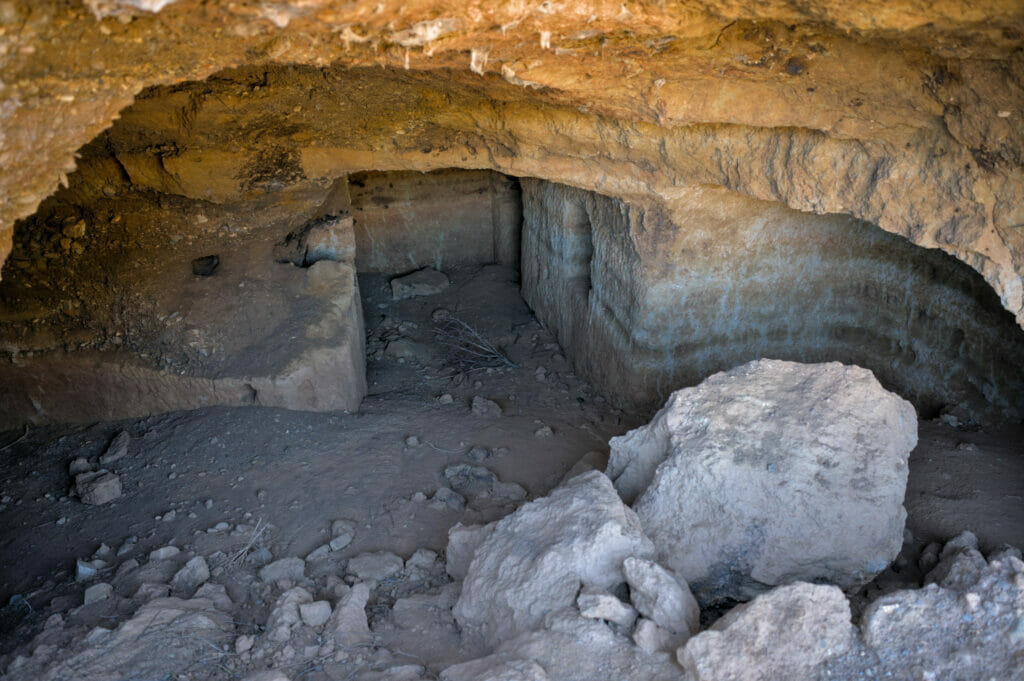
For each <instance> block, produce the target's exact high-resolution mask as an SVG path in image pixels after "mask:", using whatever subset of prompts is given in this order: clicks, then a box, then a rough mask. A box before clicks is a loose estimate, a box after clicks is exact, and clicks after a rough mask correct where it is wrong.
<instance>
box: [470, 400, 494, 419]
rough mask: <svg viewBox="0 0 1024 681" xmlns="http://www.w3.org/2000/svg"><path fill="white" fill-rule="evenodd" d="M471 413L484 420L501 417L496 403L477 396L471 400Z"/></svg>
mask: <svg viewBox="0 0 1024 681" xmlns="http://www.w3.org/2000/svg"><path fill="white" fill-rule="evenodd" d="M472 410H473V413H474V414H476V415H477V416H482V417H484V418H497V417H499V416H501V407H500V406H499V405H498V403H497V402H494V401H492V400H489V399H487V398H486V397H481V396H479V395H477V396H476V397H474V398H473V404H472Z"/></svg>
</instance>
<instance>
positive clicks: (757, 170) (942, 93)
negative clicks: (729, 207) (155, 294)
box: [0, 0, 1024, 323]
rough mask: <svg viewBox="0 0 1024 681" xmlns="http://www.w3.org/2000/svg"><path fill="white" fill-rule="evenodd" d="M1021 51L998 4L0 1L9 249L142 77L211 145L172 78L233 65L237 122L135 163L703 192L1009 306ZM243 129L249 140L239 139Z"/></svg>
mask: <svg viewBox="0 0 1024 681" xmlns="http://www.w3.org/2000/svg"><path fill="white" fill-rule="evenodd" d="M146 8H150V9H159V10H160V11H158V12H153V11H147V10H146ZM1022 47H1024V8H1022V7H1021V5H1020V3H1019V2H1014V1H1013V0H985V1H984V2H966V1H961V0H955V1H951V2H944V3H941V4H940V5H936V4H935V3H925V2H919V1H918V0H895V1H894V2H884V3H882V2H878V0H858V1H856V2H850V3H824V4H817V5H814V4H808V3H797V2H791V1H789V0H777V1H773V2H766V3H749V2H731V1H724V0H713V1H712V0H709V1H708V2H699V3H687V4H679V3H675V4H672V3H669V4H665V3H649V2H643V1H640V2H628V3H625V4H624V3H620V2H611V3H603V2H569V3H558V4H551V3H539V4H537V5H536V6H525V5H523V4H522V3H519V2H494V3H477V2H472V3H466V4H462V5H457V6H456V5H451V4H450V3H448V4H445V3H437V2H431V1H430V0H427V1H425V2H417V3H413V4H409V3H405V2H390V1H387V2H382V3H378V4H376V5H370V4H367V3H348V2H334V1H332V0H314V1H310V0H302V1H301V2H298V1H295V0H292V1H287V0H276V1H270V2H262V3H257V4H252V3H237V2H218V1H213V2H208V1H203V0H177V1H176V2H171V3H163V2H161V3H140V2H137V1H135V0H133V1H128V0H124V1H122V0H89V2H86V3H85V4H84V5H80V4H78V3H66V2H61V1H59V0H40V1H38V2H37V1H36V0H31V1H30V0H5V1H4V2H3V3H0V113H2V123H0V196H2V197H3V201H2V202H0V254H5V253H6V251H7V249H8V245H9V243H10V238H11V230H12V228H13V224H14V222H15V221H16V220H17V219H19V218H21V217H24V216H27V215H29V214H31V213H32V212H33V211H34V210H35V208H36V207H37V206H38V204H39V202H40V201H41V200H42V199H43V198H45V197H46V196H48V195H49V194H51V193H52V192H53V191H54V189H55V188H56V187H58V186H59V185H60V184H61V183H66V182H67V174H68V173H70V172H71V171H72V170H73V169H74V168H75V167H76V165H77V164H78V163H79V161H81V160H83V159H78V158H77V157H76V154H77V152H78V150H79V149H80V148H81V147H82V145H83V144H84V143H86V142H87V141H88V140H90V139H93V138H94V137H95V136H96V135H97V134H98V133H100V132H101V131H102V130H104V129H105V128H107V127H108V126H109V125H110V124H111V122H112V121H114V120H115V119H116V118H117V117H118V116H119V115H121V112H123V111H124V110H125V108H126V107H128V106H129V105H130V104H131V103H132V102H133V101H135V100H136V98H137V95H139V93H140V92H142V91H143V89H144V88H146V87H147V86H160V87H166V88H169V89H171V90H175V91H176V92H178V93H179V94H181V95H182V99H181V101H180V102H179V106H177V107H176V108H175V109H174V110H170V109H169V110H168V113H169V114H170V115H171V116H172V117H173V120H174V121H175V123H176V125H177V126H178V127H179V128H180V129H181V130H182V131H184V132H185V133H191V132H196V133H198V136H201V135H202V130H201V128H202V127H203V126H202V122H201V118H202V115H203V113H204V112H208V111H209V110H210V106H211V102H209V101H205V100H206V99H207V95H210V94H211V90H215V89H216V88H212V87H210V86H209V84H207V86H206V87H201V88H196V87H194V86H193V87H189V86H185V87H182V86H180V85H179V84H185V83H187V82H189V81H193V82H195V81H202V79H205V78H207V77H209V76H211V75H214V74H222V73H224V70H225V69H229V68H235V67H244V68H245V69H252V70H253V71H254V72H256V73H253V77H252V78H251V79H250V81H249V82H246V83H241V85H243V86H244V87H240V88H236V91H235V92H233V93H226V92H219V93H216V92H214V93H212V94H214V95H216V96H217V97H220V98H221V99H222V100H223V101H224V102H226V103H228V104H230V105H231V107H230V109H229V110H226V111H225V112H222V116H221V121H222V122H223V123H224V124H225V127H224V128H222V130H232V131H233V132H232V133H231V134H227V133H224V134H220V135H214V136H213V137H215V138H216V142H217V143H216V144H211V145H209V146H208V148H207V149H206V151H205V152H203V153H202V154H201V153H200V152H201V151H202V149H201V148H199V147H198V146H197V145H195V144H191V145H189V144H185V145H183V146H176V145H173V144H166V145H161V144H152V145H149V146H148V154H149V155H150V156H151V157H152V158H151V159H149V161H150V162H151V163H150V165H149V166H148V167H147V168H143V167H142V166H141V165H137V166H136V167H134V169H133V171H134V172H135V174H136V175H137V176H138V177H139V178H142V177H143V176H144V175H145V174H147V173H148V174H150V175H151V176H153V177H154V178H156V179H157V180H161V181H162V180H163V179H167V177H168V176H170V177H176V178H178V179H182V180H185V181H186V186H183V187H178V188H176V189H173V190H174V191H176V192H178V193H182V192H183V193H185V194H186V195H187V194H188V192H189V191H190V187H191V188H193V189H194V188H197V187H198V188H200V189H202V183H203V182H205V183H208V184H209V185H210V186H211V187H212V188H213V189H215V190H216V189H218V188H220V187H222V186H223V185H224V184H225V182H226V181H230V180H231V179H232V178H235V177H244V178H247V179H249V180H255V182H254V183H253V184H252V186H251V187H248V188H247V190H252V189H255V190H259V189H260V188H266V187H267V186H268V185H266V184H265V183H264V182H263V180H265V179H267V178H265V177H264V178H262V179H261V177H260V174H261V173H263V174H264V175H265V171H266V169H267V168H268V167H270V166H274V165H277V166H280V167H282V168H285V169H287V170H288V171H289V172H291V171H296V170H301V171H302V172H305V173H309V172H314V173H317V172H324V173H325V174H326V175H333V176H335V177H336V176H338V175H340V174H343V173H344V172H352V171H357V170H368V169H374V168H376V169H405V170H432V169H437V168H442V167H462V168H478V169H493V170H499V171H502V172H506V173H509V174H513V175H518V176H534V177H545V178H548V179H551V180H554V181H559V182H563V183H566V184H571V185H574V186H579V187H582V188H586V189H589V190H593V191H599V192H602V193H606V194H609V195H620V196H626V195H636V196H645V197H647V198H652V199H661V200H665V199H668V198H670V197H671V196H672V193H673V192H674V191H675V190H676V189H677V188H679V187H685V186H692V185H695V184H712V185H718V186H723V187H726V188H729V189H731V190H733V191H736V192H738V193H741V194H744V195H747V196H750V197H754V198H759V199H765V200H772V201H778V202H781V203H784V204H786V205H788V206H790V207H792V208H796V209H799V210H803V211H808V212H815V213H822V214H823V213H845V214H850V215H853V216H855V217H857V218H860V219H864V220H867V221H869V222H871V223H873V224H876V225H878V226H879V227H881V228H882V229H884V230H886V231H889V232H893V233H895V234H899V235H902V236H904V237H906V238H908V239H910V240H911V241H913V242H915V243H917V244H919V245H922V246H925V247H929V248H941V249H942V250H944V251H946V252H947V253H950V254H952V255H954V256H955V257H957V258H959V259H961V260H963V261H964V262H966V263H968V264H969V265H970V266H971V267H973V268H975V269H976V270H977V271H979V272H980V273H981V274H982V275H983V276H984V277H985V279H986V281H988V282H989V284H990V285H991V286H992V287H993V288H994V289H995V290H996V292H997V293H998V295H999V296H1000V299H1001V303H1002V305H1003V306H1004V307H1005V308H1006V309H1007V310H1009V311H1011V312H1012V313H1013V314H1015V315H1016V316H1017V319H1018V323H1024V285H1022V278H1021V274H1022V273H1024V231H1022V230H1021V227H1020V226H1021V225H1022V224H1024V216H1022V213H1021V210H1022V208H1021V203H1020V201H1019V197H1020V196H1021V195H1022V194H1024V128H1022V126H1021V125H1020V118H1021V116H1022V108H1021V101H1022V100H1024V88H1022V83H1024V51H1022ZM299 65H301V66H303V67H308V68H310V69H311V70H312V71H314V72H316V73H314V75H312V76H308V77H307V76H301V75H299V76H296V81H295V83H294V85H295V86H296V90H297V92H296V94H297V95H298V96H296V97H293V98H291V99H292V100H293V101H289V102H288V108H287V109H279V108H278V107H276V106H275V105H273V104H270V106H267V107H266V108H265V109H262V110H261V109H259V108H256V109H250V110H249V111H248V113H246V112H245V110H244V109H245V107H240V106H239V105H240V104H241V103H242V102H243V101H244V100H247V101H249V102H251V103H253V104H256V105H258V104H266V103H267V100H268V98H267V95H268V94H269V93H268V90H272V89H273V88H274V87H275V83H274V82H273V81H274V78H273V72H274V71H275V70H280V69H287V68H288V67H290V66H299ZM259 71H262V72H263V73H262V74H260V73H258V72H259ZM332 72H333V73H332ZM338 72H348V73H350V74H351V76H352V77H350V78H348V79H347V81H348V82H347V83H346V84H345V85H344V86H343V87H340V88H339V81H341V80H346V78H344V77H339V76H338ZM382 79H384V80H385V81H390V82H385V83H383V84H382V83H381V80H382ZM215 80H217V76H215ZM225 94H227V95H228V96H224V95H225ZM278 94H279V93H278ZM230 110H234V111H236V112H238V113H239V114H240V115H241V116H242V118H243V119H244V118H245V116H247V115H248V116H249V118H250V120H249V121H245V120H242V121H239V120H238V116H237V115H236V116H235V118H234V119H233V118H232V116H231V115H229V113H230ZM254 112H255V113H254ZM333 112H337V113H333ZM289 116H297V117H298V118H300V119H301V118H302V117H303V116H307V117H311V118H314V119H315V118H320V119H323V120H324V121H325V122H328V123H330V125H331V126H332V128H333V130H332V134H328V135H325V134H322V133H321V131H320V130H318V126H317V124H316V123H317V121H315V120H314V121H313V122H312V123H310V122H309V121H306V122H303V121H301V120H295V121H292V120H288V117H289ZM256 121H262V122H263V123H264V125H263V130H262V132H263V133H265V134H264V137H263V138H261V137H258V136H252V135H249V134H242V135H238V134H235V133H237V132H239V131H242V132H245V131H249V132H252V131H254V130H255V129H256V128H257V127H259V126H258V125H255V124H254V122H256ZM232 123H241V126H240V127H238V128H231V127H230V124H232ZM268 132H269V133H270V134H266V133H268ZM137 141H139V142H141V141H142V138H139V139H138V140H137ZM186 141H187V140H186ZM193 141H197V139H194V140H193ZM145 148H146V147H141V146H140V147H139V148H137V149H136V151H142V150H143V149H145ZM200 158H202V159H203V161H202V163H199V165H198V166H197V165H196V163H197V162H198V161H199V159H200ZM138 160H140V161H141V160H142V159H141V158H140V159H138ZM210 161H212V162H213V163H214V167H213V168H209V167H208V165H207V163H208V162H210ZM190 164H191V167H189V166H190ZM221 170H229V171H231V172H230V173H228V174H226V175H225V174H223V173H221V172H220V171H221ZM250 170H252V171H257V172H249V171H250ZM284 174H285V175H288V173H284ZM190 178H195V180H196V182H195V183H192V184H188V182H187V180H189V179H190ZM295 178H297V175H294V173H293V179H295Z"/></svg>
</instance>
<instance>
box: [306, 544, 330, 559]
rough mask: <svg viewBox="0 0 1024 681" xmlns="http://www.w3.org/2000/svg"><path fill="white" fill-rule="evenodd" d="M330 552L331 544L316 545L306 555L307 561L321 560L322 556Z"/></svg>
mask: <svg viewBox="0 0 1024 681" xmlns="http://www.w3.org/2000/svg"><path fill="white" fill-rule="evenodd" d="M330 552H331V545H330V544H321V545H320V546H318V547H316V548H315V549H313V550H312V551H310V552H309V553H308V554H307V555H306V562H309V561H311V560H320V559H321V558H324V557H325V556H327V554H328V553H330Z"/></svg>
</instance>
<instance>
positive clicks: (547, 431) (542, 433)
mask: <svg viewBox="0 0 1024 681" xmlns="http://www.w3.org/2000/svg"><path fill="white" fill-rule="evenodd" d="M554 434H555V431H553V430H551V426H541V427H540V428H538V429H537V430H535V431H533V436H534V437H551V436H552V435H554Z"/></svg>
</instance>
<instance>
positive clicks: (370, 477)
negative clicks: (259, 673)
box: [0, 266, 1024, 652]
mask: <svg viewBox="0 0 1024 681" xmlns="http://www.w3.org/2000/svg"><path fill="white" fill-rule="evenodd" d="M448 274H449V276H450V278H451V281H452V284H451V287H450V288H448V289H447V290H446V291H445V292H443V293H441V294H438V295H434V296H427V297H417V298H410V299H406V300H403V301H398V302H393V301H392V300H391V297H390V289H389V287H388V279H387V277H385V276H383V275H364V276H362V277H361V278H360V286H361V288H362V295H363V300H364V309H365V313H366V322H367V332H368V354H369V365H368V367H369V368H368V371H369V384H370V395H369V396H368V397H367V398H366V400H365V401H364V403H363V407H362V410H361V411H360V413H358V414H336V413H335V414H314V413H303V412H289V411H284V410H276V409H265V408H256V407H246V408H211V409H204V410H198V411H193V412H177V413H171V414H165V415H162V416H157V417H152V418H147V419H140V420H132V421H124V422H117V423H97V424H94V425H91V426H88V427H40V428H31V429H27V430H25V431H16V432H9V433H5V434H2V435H0V456H2V467H0V468H2V471H3V473H2V474H3V478H2V480H0V498H2V505H0V510H2V511H3V513H0V537H2V539H0V556H2V560H0V584H2V586H0V599H2V603H4V604H5V606H6V607H4V608H3V609H2V611H0V612H2V619H0V627H2V628H0V637H2V643H0V652H8V651H10V650H12V649H13V648H14V647H16V646H17V645H19V644H20V643H22V642H24V641H26V640H28V639H29V638H30V637H31V636H32V635H34V633H35V632H37V631H38V630H39V628H40V627H41V625H42V623H43V621H45V619H46V617H47V616H48V615H50V614H51V613H53V612H58V611H63V610H67V609H68V608H70V607H74V606H77V605H78V604H80V603H81V596H82V591H83V590H84V586H85V585H83V584H76V583H75V559H76V558H82V559H88V558H89V557H90V556H91V555H93V553H94V551H96V549H97V547H99V546H100V544H106V545H108V546H110V547H112V548H114V549H117V548H118V547H121V546H122V545H124V544H125V542H126V540H128V539H129V538H130V537H135V538H137V542H136V543H134V545H131V544H129V545H128V548H127V552H126V553H125V554H124V555H123V557H122V558H121V559H119V560H123V559H127V558H129V557H133V556H134V557H137V558H139V560H140V562H143V561H144V559H145V556H146V555H147V554H148V552H149V551H150V550H152V549H154V548H157V547H160V546H164V545H166V544H169V543H173V544H175V545H178V546H185V545H191V546H194V547H197V548H198V549H201V551H200V552H203V553H210V552H213V551H214V550H215V549H218V548H220V549H221V550H224V551H228V550H233V548H234V545H233V544H232V542H235V543H237V542H238V541H239V540H241V541H243V542H244V541H245V539H246V536H249V535H248V534H247V533H248V532H249V529H250V528H253V527H256V526H258V525H262V524H263V523H266V524H269V530H268V531H267V533H266V534H265V535H262V536H261V537H260V547H261V548H266V549H269V551H270V555H272V556H273V557H274V558H280V557H284V556H305V555H307V554H308V553H309V552H310V551H312V550H313V549H315V548H316V547H318V546H320V545H322V544H324V543H325V542H327V541H329V540H330V538H331V536H330V534H329V532H330V527H331V523H332V521H334V520H336V519H349V520H352V521H353V522H354V523H355V524H356V526H357V532H356V534H355V539H354V541H353V542H352V543H351V544H350V545H349V546H348V547H346V548H345V549H344V550H343V552H342V557H350V556H354V555H356V554H359V553H362V552H365V551H374V550H383V549H386V550H390V551H394V552H396V553H398V554H399V555H401V556H402V557H404V558H407V557H408V556H409V555H411V554H412V553H413V552H414V551H415V550H416V549H418V548H429V549H433V550H435V551H439V552H440V551H442V550H443V549H444V547H445V544H446V533H447V530H448V528H449V527H450V526H452V525H453V524H455V523H456V522H458V521H462V522H463V523H472V522H479V521H482V520H490V519H493V518H495V517H499V516H501V515H504V514H505V513H507V512H509V511H510V510H511V508H512V507H513V506H511V505H509V504H501V503H493V504H489V503H478V504H471V505H470V507H468V508H467V509H465V510H461V511H459V510H455V509H453V508H450V507H447V506H445V505H443V504H440V503H435V502H431V501H429V500H427V499H423V498H418V497H417V496H416V495H417V493H422V494H423V495H425V497H430V496H431V495H433V493H434V492H435V491H436V490H437V489H438V488H440V487H442V486H444V485H445V484H446V482H445V479H444V477H443V471H444V469H445V467H446V466H447V465H448V464H450V463H453V462H462V461H465V462H470V463H474V464H476V463H479V465H483V466H486V467H488V468H490V469H491V470H493V471H494V472H495V473H497V474H498V476H499V477H500V479H501V480H503V481H506V482H515V483H519V484H520V485H522V486H523V487H524V488H525V489H526V490H527V492H528V494H529V497H530V498H533V497H535V496H538V495H542V494H544V493H546V492H547V491H548V490H550V489H551V488H552V487H554V486H555V485H556V484H557V483H558V482H559V480H560V479H561V477H562V476H563V475H564V473H565V472H566V470H567V469H568V468H569V467H570V466H571V465H572V464H573V463H575V462H576V461H577V460H578V459H579V458H580V457H582V456H583V455H584V454H585V453H587V452H588V451H590V450H595V449H596V450H601V451H607V441H608V438H609V437H611V436H612V435H616V434H620V433H622V432H624V431H625V430H627V429H628V428H630V427H634V426H635V425H638V424H639V423H641V422H643V421H645V420H646V419H647V418H648V417H649V416H650V415H649V414H624V413H621V412H619V411H617V410H615V409H613V408H612V407H610V406H609V405H608V404H606V403H605V402H604V400H603V399H602V398H601V397H600V396H599V395H596V394H594V392H593V391H592V390H591V389H590V388H589V387H588V386H587V385H586V384H584V383H583V382H581V381H580V380H579V379H577V378H576V377H575V376H574V374H573V372H572V370H571V368H570V367H569V365H568V364H567V362H566V360H565V357H564V356H563V354H562V352H561V349H560V348H559V347H558V345H557V344H556V343H555V342H554V341H553V338H552V336H551V335H550V334H549V333H548V332H547V331H546V330H544V329H543V328H542V327H540V326H539V325H538V323H537V322H536V320H535V319H534V318H533V316H532V315H531V313H530V311H529V309H528V308H527V307H526V305H525V304H524V303H523V301H522V299H521V298H520V297H519V293H518V283H517V276H516V273H515V272H514V270H511V269H509V268H505V267H500V266H488V267H484V268H481V269H466V270H458V271H450V272H448ZM437 310H447V311H448V312H450V313H452V314H453V315H455V316H457V317H458V318H460V319H463V320H465V321H466V322H468V323H470V324H472V325H473V326H474V327H475V328H476V329H478V330H479V331H480V332H481V334H482V335H483V336H485V337H486V338H488V339H490V340H492V341H493V342H494V343H495V344H496V345H498V346H499V347H501V348H503V349H504V351H505V353H506V354H507V356H508V358H509V359H510V360H511V362H512V363H514V364H515V365H516V366H515V367H512V366H504V367H499V368H491V369H489V370H488V369H487V368H483V367H477V370H472V371H466V370H463V371H459V370H458V368H457V367H456V366H454V364H455V363H454V362H453V356H452V354H451V351H450V350H448V349H447V347H446V346H445V344H444V343H443V342H442V341H443V340H444V338H440V339H439V338H438V337H437V335H436V329H437V326H438V324H437V323H436V322H435V321H434V320H435V319H443V318H445V317H447V315H446V314H444V313H437V312H436V311H437ZM463 368H464V369H466V368H472V367H463ZM444 395H450V396H451V401H450V403H445V402H447V399H446V398H443V397H442V396H444ZM476 396H481V397H484V398H487V399H489V400H493V401H494V402H496V403H497V404H498V405H500V407H501V410H502V414H501V415H500V416H481V415H478V414H476V413H474V412H473V410H472V409H471V407H470V405H471V402H472V400H473V398H474V397H476ZM545 427H547V428H550V429H551V434H550V435H548V434H547V431H546V430H545ZM121 431H127V432H128V433H129V434H130V435H131V438H132V439H131V443H130V445H129V454H128V456H127V457H126V458H124V459H122V460H120V461H118V462H116V463H114V464H113V465H112V466H111V469H112V470H113V471H114V472H115V473H117V474H118V475H119V476H120V478H121V481H122V485H123V487H124V496H122V497H121V498H120V499H118V500H116V501H114V502H111V503H109V504H106V505H104V506H88V505H85V504H83V503H81V502H80V501H79V500H78V499H76V498H74V497H72V496H69V489H70V487H71V478H70V476H69V474H68V464H69V462H70V461H71V460H72V459H74V458H75V457H86V458H89V459H94V458H95V457H98V456H99V455H100V454H102V453H103V452H104V451H105V450H106V448H107V446H108V444H109V442H110V441H111V439H112V438H113V437H114V436H115V435H116V434H118V433H119V432H121ZM1022 434H1024V433H1022V431H1021V430H1020V429H1019V428H1017V429H1002V430H994V431H991V432H970V431H961V430H957V429H954V428H952V427H950V426H949V425H947V424H944V423H941V422H925V423H922V424H921V429H920V444H919V446H918V448H917V450H915V452H914V454H913V455H912V457H911V468H910V483H909V487H908V493H907V502H906V505H907V508H908V511H909V514H910V517H909V520H908V526H909V528H910V529H911V530H912V532H913V533H914V535H915V537H916V538H917V539H918V541H917V542H915V543H916V544H918V545H920V544H923V543H924V542H925V541H932V540H935V539H944V538H948V537H950V536H952V535H954V534H956V533H957V532H959V531H960V530H962V529H971V530H973V531H974V532H976V533H977V534H978V536H979V539H980V542H981V545H982V547H983V548H992V547H996V546H998V545H1000V544H1002V543H1010V544H1014V545H1017V546H1020V545H1024V505H1022V504H1021V495H1022V487H1021V481H1022V480H1024V456H1022V454H1024V452H1022V449H1021V445H1020V442H1021V435H1022ZM411 438H415V439H411ZM475 446H482V447H485V448H487V449H488V450H489V451H490V456H489V457H488V458H486V459H485V460H483V461H482V462H477V461H475V460H471V459H470V457H469V452H470V450H471V449H472V448H473V447H475ZM477 453H478V454H479V450H477ZM171 512H173V514H172V513H171ZM168 515H172V516H173V518H172V519H168ZM220 522H225V523H228V524H230V525H231V526H239V527H240V528H241V531H240V532H238V533H236V536H235V537H234V538H231V537H229V536H228V535H227V533H222V534H209V533H207V529H208V528H211V527H213V526H215V525H216V524H217V523H220ZM211 567H214V566H213V565H211ZM104 616H105V617H108V618H111V619H114V620H116V619H117V618H118V617H123V616H124V614H123V613H121V614H119V613H108V614H106V615H104Z"/></svg>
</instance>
